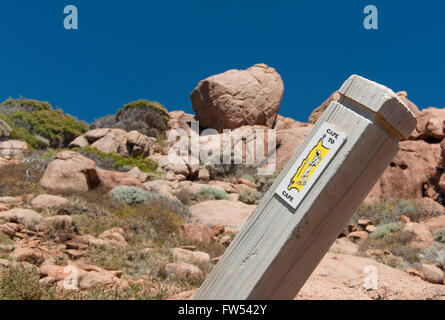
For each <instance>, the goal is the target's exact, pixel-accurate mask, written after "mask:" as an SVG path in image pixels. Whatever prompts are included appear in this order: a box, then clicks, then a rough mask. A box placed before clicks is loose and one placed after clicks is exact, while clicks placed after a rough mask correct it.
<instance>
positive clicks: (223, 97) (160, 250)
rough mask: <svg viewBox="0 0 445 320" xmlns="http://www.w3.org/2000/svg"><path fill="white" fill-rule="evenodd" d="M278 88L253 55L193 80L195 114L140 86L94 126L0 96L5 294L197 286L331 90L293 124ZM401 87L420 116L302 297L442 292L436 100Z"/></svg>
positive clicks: (441, 119) (172, 291) (174, 292)
mask: <svg viewBox="0 0 445 320" xmlns="http://www.w3.org/2000/svg"><path fill="white" fill-rule="evenodd" d="M283 91H284V84H283V81H282V79H281V77H280V75H279V74H278V73H277V72H276V71H275V69H273V68H271V67H269V66H266V65H264V64H258V65H255V66H253V67H251V68H249V69H247V70H229V71H227V72H225V73H222V74H218V75H214V76H211V77H209V78H207V79H203V80H202V81H200V82H199V83H198V84H197V86H196V88H195V90H194V91H193V92H192V93H191V101H192V105H193V109H194V111H195V114H187V113H185V112H183V111H180V110H176V111H167V108H165V107H164V106H163V105H162V104H160V103H158V102H152V101H148V100H136V101H134V102H130V103H128V104H126V105H125V106H123V107H122V108H121V109H120V110H118V111H117V112H116V114H114V115H105V116H104V117H102V118H100V119H97V120H96V121H95V122H94V123H92V124H91V125H87V124H86V123H83V122H80V121H77V120H76V119H75V118H74V117H72V116H69V115H66V114H64V113H63V111H62V110H54V109H53V108H52V107H51V106H50V105H49V104H48V103H46V102H40V101H36V100H31V99H17V100H13V99H8V100H7V101H5V102H4V103H2V104H0V134H1V137H0V140H1V141H0V299H167V298H172V299H178V298H181V299H187V298H190V296H191V295H192V294H193V292H195V290H196V288H198V287H199V286H200V284H201V283H202V282H203V280H204V279H205V277H206V276H207V275H208V274H209V272H210V271H211V270H212V268H213V267H214V266H215V264H216V263H217V262H218V260H219V258H220V257H221V255H222V254H223V253H224V251H225V249H226V248H227V247H228V246H229V245H230V243H231V241H232V240H233V238H234V237H235V236H236V234H237V232H239V230H240V229H241V227H242V225H243V224H244V223H245V222H246V221H247V219H248V218H249V216H250V215H251V214H252V212H253V211H254V210H255V208H256V206H257V205H258V202H259V201H260V200H261V198H262V196H263V195H264V194H265V192H266V191H267V190H268V188H269V187H270V186H271V184H272V183H273V181H274V179H275V178H276V177H277V176H278V174H279V172H280V170H281V169H282V168H283V167H284V166H285V165H286V164H287V162H288V161H289V159H290V157H291V156H292V154H293V153H294V152H295V150H296V148H297V147H298V145H299V144H300V143H301V142H302V141H303V140H304V138H305V137H306V135H307V134H308V133H309V132H310V131H311V129H312V127H313V126H314V124H315V123H316V121H317V119H318V118H319V117H320V116H321V114H322V113H323V111H324V110H325V109H326V107H327V106H328V104H329V103H330V101H332V100H338V99H339V94H338V93H337V92H334V93H332V95H331V96H330V97H329V98H328V99H327V100H326V101H325V102H323V103H322V104H321V105H320V106H319V107H318V108H316V109H315V110H314V112H313V113H312V115H311V116H310V118H309V119H308V122H307V123H301V122H298V121H295V120H293V119H291V118H286V117H283V116H281V115H279V107H280V103H281V99H282V96H283ZM398 96H399V98H400V99H401V100H402V101H403V102H404V103H405V104H406V105H407V106H409V107H410V109H411V110H412V111H413V112H414V113H415V114H416V115H417V117H418V124H417V127H416V129H415V130H414V132H413V133H412V134H411V136H410V137H409V139H408V140H406V141H402V142H401V143H400V151H399V153H398V155H397V156H396V157H395V159H394V160H393V161H392V162H391V164H390V165H389V166H388V168H387V169H386V170H385V172H384V173H383V175H382V176H381V177H380V179H379V181H378V182H377V183H376V185H375V186H374V188H373V189H372V191H371V192H370V194H369V195H368V196H367V198H366V199H365V200H364V202H363V204H362V206H361V207H360V208H359V210H358V211H357V213H356V214H355V216H354V217H353V218H352V219H351V221H350V223H349V224H348V225H347V226H345V229H344V230H343V232H342V233H341V234H340V235H339V237H338V240H337V241H336V243H334V245H333V246H332V247H331V249H330V252H329V253H328V254H327V255H326V256H325V258H324V259H323V261H322V262H321V263H320V265H319V267H318V268H317V269H316V270H315V272H314V273H313V275H312V276H311V278H310V279H309V280H308V282H307V283H306V285H305V286H304V288H303V289H302V290H301V292H300V293H299V294H298V295H297V297H296V299H444V297H445V285H444V272H443V270H444V268H445V208H444V206H443V205H444V204H445V203H444V201H445V198H444V195H445V175H444V174H443V169H444V161H443V159H444V155H445V152H444V148H445V131H444V124H445V109H439V108H427V109H423V110H422V111H419V109H418V108H417V106H416V105H415V104H414V103H413V102H411V101H410V100H408V95H407V93H406V92H399V93H398ZM195 121H199V124H200V126H197V125H196V123H194V122H195ZM226 129H231V130H232V131H231V132H230V133H229V132H227V131H225V130H226ZM274 134H275V135H276V153H275V152H274V149H273V145H274V142H273V139H272V138H273V136H274ZM252 145H254V146H255V150H258V148H259V150H262V151H263V152H256V153H255V152H249V150H251V151H252V150H253V149H249V148H250V147H251V146H252ZM269 149H272V150H269ZM198 151H199V152H198ZM273 157H276V165H275V164H274V163H273V161H272V160H271V159H273ZM223 160H224V161H223ZM265 171H268V173H269V174H268V175H263V174H262V173H264V172H265ZM369 265H373V266H376V267H377V269H378V277H379V280H378V288H376V289H369V288H368V289H367V288H364V287H363V281H364V278H365V277H366V273H365V272H364V271H363V270H364V268H365V267H366V266H369Z"/></svg>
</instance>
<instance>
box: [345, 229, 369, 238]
mask: <svg viewBox="0 0 445 320" xmlns="http://www.w3.org/2000/svg"><path fill="white" fill-rule="evenodd" d="M368 237H369V234H368V233H367V232H366V231H353V232H351V233H350V234H349V238H350V239H358V240H363V239H367V238H368Z"/></svg>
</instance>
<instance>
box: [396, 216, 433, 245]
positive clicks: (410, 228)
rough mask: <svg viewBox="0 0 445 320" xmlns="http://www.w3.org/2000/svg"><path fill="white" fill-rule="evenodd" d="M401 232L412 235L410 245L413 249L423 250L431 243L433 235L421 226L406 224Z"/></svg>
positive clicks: (411, 223) (413, 223)
mask: <svg viewBox="0 0 445 320" xmlns="http://www.w3.org/2000/svg"><path fill="white" fill-rule="evenodd" d="M403 231H406V232H412V233H413V235H414V236H413V239H412V240H411V242H410V245H411V246H413V247H415V248H418V249H425V248H427V247H429V246H430V245H431V244H432V243H433V234H432V233H431V231H430V230H429V229H428V227H426V226H425V225H423V224H420V223H416V222H408V223H407V224H405V227H404V228H403Z"/></svg>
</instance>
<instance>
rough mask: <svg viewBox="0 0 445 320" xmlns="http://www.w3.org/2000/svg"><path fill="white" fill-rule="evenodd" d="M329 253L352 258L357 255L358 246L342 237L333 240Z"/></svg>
mask: <svg viewBox="0 0 445 320" xmlns="http://www.w3.org/2000/svg"><path fill="white" fill-rule="evenodd" d="M329 251H330V252H333V253H341V254H349V255H352V256H353V255H356V254H357V251H358V245H356V244H355V243H353V242H351V241H350V240H349V239H348V238H346V237H343V238H339V239H337V240H335V242H334V243H333V244H332V246H331V248H330V249H329Z"/></svg>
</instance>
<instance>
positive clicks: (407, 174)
mask: <svg viewBox="0 0 445 320" xmlns="http://www.w3.org/2000/svg"><path fill="white" fill-rule="evenodd" d="M399 147H400V151H399V152H398V153H397V155H396V157H395V158H394V159H393V160H392V162H391V164H390V166H389V167H388V168H387V169H386V170H385V171H384V173H383V175H382V176H381V177H380V179H379V183H380V185H381V188H382V197H385V198H393V199H407V200H410V199H421V198H423V189H424V186H425V184H428V183H429V181H434V180H438V179H439V176H438V171H437V168H438V167H440V163H441V148H440V146H439V145H438V144H429V143H427V142H425V141H422V140H419V141H411V140H409V141H402V142H400V143H399Z"/></svg>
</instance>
